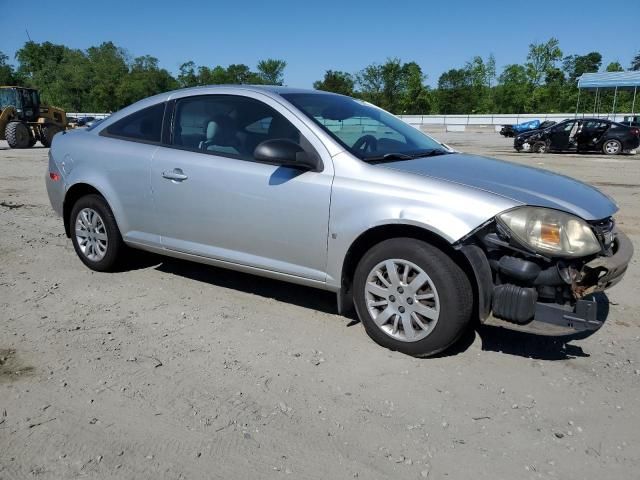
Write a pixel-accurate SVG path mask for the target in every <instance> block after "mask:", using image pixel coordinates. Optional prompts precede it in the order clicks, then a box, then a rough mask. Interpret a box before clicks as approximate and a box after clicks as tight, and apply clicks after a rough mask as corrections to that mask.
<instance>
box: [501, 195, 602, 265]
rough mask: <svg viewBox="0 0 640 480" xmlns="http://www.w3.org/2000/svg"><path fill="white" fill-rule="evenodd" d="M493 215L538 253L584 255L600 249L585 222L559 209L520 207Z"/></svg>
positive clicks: (561, 255) (562, 255)
mask: <svg viewBox="0 0 640 480" xmlns="http://www.w3.org/2000/svg"><path fill="white" fill-rule="evenodd" d="M497 219H498V221H499V222H500V223H501V224H502V225H503V226H504V227H506V228H507V229H508V230H509V231H510V232H511V233H512V234H513V236H514V237H515V238H516V239H517V240H519V241H520V242H522V243H523V244H525V245H527V246H529V247H531V248H532V249H534V250H535V251H537V252H539V253H542V254H546V255H550V256H556V257H585V256H587V255H591V254H594V253H597V252H599V251H600V250H601V246H600V243H599V242H598V240H597V239H596V236H595V235H594V233H593V231H592V230H591V227H590V226H589V225H588V224H587V222H585V221H584V220H582V219H581V218H578V217H576V216H574V215H571V214H569V213H565V212H561V211H559V210H552V209H549V208H540V207H520V208H514V209H513V210H509V211H506V212H503V213H501V214H500V215H498V216H497Z"/></svg>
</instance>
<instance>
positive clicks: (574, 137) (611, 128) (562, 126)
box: [513, 118, 640, 155]
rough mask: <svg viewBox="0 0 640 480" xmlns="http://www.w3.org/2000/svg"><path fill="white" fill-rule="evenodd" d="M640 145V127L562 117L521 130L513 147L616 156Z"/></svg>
mask: <svg viewBox="0 0 640 480" xmlns="http://www.w3.org/2000/svg"><path fill="white" fill-rule="evenodd" d="M638 146H640V129H639V128H637V127H630V126H628V125H623V124H621V123H616V122H612V121H610V120H605V119H602V118H579V119H568V120H564V121H562V122H560V123H558V124H556V125H553V126H552V127H549V128H545V129H541V130H535V131H532V132H525V133H521V134H520V135H518V136H517V137H515V139H514V141H513V147H514V148H515V149H516V150H517V151H518V152H520V151H522V150H531V151H533V152H538V153H544V152H602V153H605V154H606V155H618V154H620V153H624V152H630V151H632V150H635V149H636V148H638Z"/></svg>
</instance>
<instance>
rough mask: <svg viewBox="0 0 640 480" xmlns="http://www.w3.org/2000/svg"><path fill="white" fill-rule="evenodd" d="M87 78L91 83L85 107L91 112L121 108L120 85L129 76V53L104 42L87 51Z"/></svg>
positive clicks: (111, 43)
mask: <svg viewBox="0 0 640 480" xmlns="http://www.w3.org/2000/svg"><path fill="white" fill-rule="evenodd" d="M86 60H87V61H88V65H87V67H85V68H83V70H85V71H86V70H88V73H87V77H88V80H89V81H90V83H91V84H90V85H88V86H87V88H88V90H89V91H88V95H87V100H88V104H87V105H86V106H85V108H87V109H88V110H89V111H94V112H112V111H115V110H117V109H118V108H119V106H120V103H119V100H118V95H117V91H118V85H120V84H121V82H123V81H125V79H126V78H127V76H128V74H129V68H128V66H127V53H126V52H125V51H124V50H123V49H122V48H119V47H117V46H116V45H114V44H113V42H104V43H102V44H100V45H99V46H97V47H90V48H88V49H87V55H86Z"/></svg>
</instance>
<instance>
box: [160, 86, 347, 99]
mask: <svg viewBox="0 0 640 480" xmlns="http://www.w3.org/2000/svg"><path fill="white" fill-rule="evenodd" d="M230 88H233V89H238V90H247V91H252V92H264V93H270V94H277V95H285V94H289V93H307V94H325V95H336V96H341V95H339V94H337V93H332V92H325V91H322V90H313V89H311V88H294V87H285V86H281V85H247V84H233V83H228V84H219V85H200V86H197V87H188V88H181V89H178V90H173V91H171V92H167V94H168V95H172V94H174V93H178V92H180V93H181V94H185V93H198V92H200V91H202V90H218V89H220V90H228V89H230Z"/></svg>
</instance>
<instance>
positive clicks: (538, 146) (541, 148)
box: [531, 142, 549, 153]
mask: <svg viewBox="0 0 640 480" xmlns="http://www.w3.org/2000/svg"><path fill="white" fill-rule="evenodd" d="M548 150H549V149H548V147H547V144H546V142H536V143H534V144H533V146H532V147H531V151H532V152H534V153H547V151H548Z"/></svg>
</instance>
